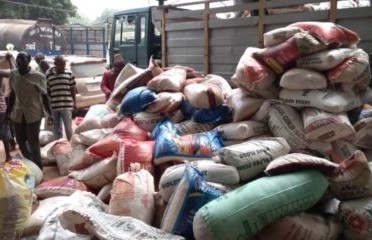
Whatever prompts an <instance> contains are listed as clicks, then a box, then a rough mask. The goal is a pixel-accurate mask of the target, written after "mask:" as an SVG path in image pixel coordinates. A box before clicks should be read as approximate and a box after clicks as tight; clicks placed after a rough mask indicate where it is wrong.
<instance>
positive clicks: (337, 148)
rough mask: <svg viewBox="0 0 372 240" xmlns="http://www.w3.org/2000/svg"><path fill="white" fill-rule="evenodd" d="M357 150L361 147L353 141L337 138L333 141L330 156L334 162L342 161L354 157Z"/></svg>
mask: <svg viewBox="0 0 372 240" xmlns="http://www.w3.org/2000/svg"><path fill="white" fill-rule="evenodd" d="M357 150H359V149H358V148H357V147H356V146H355V145H353V144H352V143H350V142H347V141H345V140H337V141H334V142H332V151H331V152H330V156H331V159H332V161H333V162H335V163H340V162H342V161H343V160H346V159H349V158H350V157H352V156H353V155H354V153H355V151H357Z"/></svg>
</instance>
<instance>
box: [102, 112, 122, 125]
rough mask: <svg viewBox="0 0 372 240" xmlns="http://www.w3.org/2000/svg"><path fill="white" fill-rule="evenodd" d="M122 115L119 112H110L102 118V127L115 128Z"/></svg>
mask: <svg viewBox="0 0 372 240" xmlns="http://www.w3.org/2000/svg"><path fill="white" fill-rule="evenodd" d="M121 119H122V116H120V115H119V114H117V113H109V114H107V115H105V116H103V117H102V118H101V123H100V124H101V126H100V127H101V128H114V127H115V126H116V125H118V124H119V123H120V121H121Z"/></svg>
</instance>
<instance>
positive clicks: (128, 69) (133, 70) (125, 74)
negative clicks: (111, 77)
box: [114, 63, 144, 89]
mask: <svg viewBox="0 0 372 240" xmlns="http://www.w3.org/2000/svg"><path fill="white" fill-rule="evenodd" d="M143 71H144V70H143V69H141V68H138V67H136V66H134V65H132V64H130V63H127V64H125V66H124V68H123V69H122V70H121V72H120V73H119V75H118V76H117V77H116V80H115V85H114V89H116V88H117V87H118V86H120V84H121V83H122V82H124V81H125V80H126V79H127V78H129V77H131V76H133V75H136V74H137V73H141V72H143Z"/></svg>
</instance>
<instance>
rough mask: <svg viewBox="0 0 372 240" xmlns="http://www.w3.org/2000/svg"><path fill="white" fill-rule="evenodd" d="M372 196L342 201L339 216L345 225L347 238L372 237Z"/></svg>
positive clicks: (354, 239)
mask: <svg viewBox="0 0 372 240" xmlns="http://www.w3.org/2000/svg"><path fill="white" fill-rule="evenodd" d="M371 213H372V197H366V198H359V199H355V200H349V201H342V202H341V204H340V207H339V211H338V217H339V219H340V220H341V222H342V225H343V227H344V237H345V240H364V239H371V238H372V222H371V219H372V214H371Z"/></svg>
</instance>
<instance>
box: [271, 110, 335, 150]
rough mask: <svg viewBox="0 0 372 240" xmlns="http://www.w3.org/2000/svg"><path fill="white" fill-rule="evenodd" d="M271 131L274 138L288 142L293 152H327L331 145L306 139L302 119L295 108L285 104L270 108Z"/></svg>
mask: <svg viewBox="0 0 372 240" xmlns="http://www.w3.org/2000/svg"><path fill="white" fill-rule="evenodd" d="M268 124H269V129H270V131H271V133H272V135H273V136H274V137H283V138H285V139H286V140H287V142H288V144H289V146H291V150H295V149H304V148H307V147H308V148H311V149H314V150H320V152H327V151H329V150H331V149H332V146H331V144H325V143H323V142H317V141H312V140H310V139H307V138H306V137H305V133H304V125H303V122H302V118H301V116H300V114H299V112H297V111H296V110H295V109H294V108H292V107H291V106H288V105H284V104H272V105H271V106H270V107H269V122H268Z"/></svg>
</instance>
